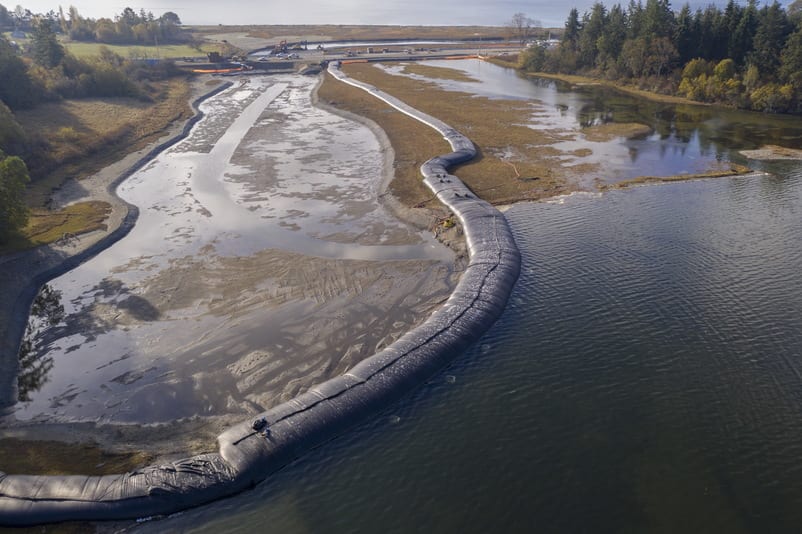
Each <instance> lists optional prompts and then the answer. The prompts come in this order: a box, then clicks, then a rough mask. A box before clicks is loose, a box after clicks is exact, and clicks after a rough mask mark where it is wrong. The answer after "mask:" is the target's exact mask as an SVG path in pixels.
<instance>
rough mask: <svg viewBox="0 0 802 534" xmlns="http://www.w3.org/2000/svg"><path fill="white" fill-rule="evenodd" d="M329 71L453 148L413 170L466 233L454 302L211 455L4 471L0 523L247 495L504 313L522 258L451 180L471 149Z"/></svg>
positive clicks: (223, 439) (169, 507) (99, 516)
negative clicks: (140, 464)
mask: <svg viewBox="0 0 802 534" xmlns="http://www.w3.org/2000/svg"><path fill="white" fill-rule="evenodd" d="M329 72H330V73H331V74H332V75H333V76H335V77H336V78H338V79H339V80H341V81H343V82H345V83H349V84H351V85H354V86H356V87H359V88H361V89H364V90H366V91H369V92H370V93H371V94H373V95H374V96H376V97H377V98H380V99H382V100H384V101H385V102H387V103H388V104H390V105H391V106H393V107H395V108H397V109H399V110H400V111H402V112H404V113H406V114H408V115H410V116H412V117H414V118H416V119H418V120H420V121H422V122H424V123H426V124H428V125H429V126H431V127H432V128H435V129H436V130H437V131H439V132H440V133H442V134H443V136H444V137H445V139H446V140H447V141H448V142H449V143H450V144H451V146H452V148H453V150H454V151H453V152H451V153H449V154H445V155H442V156H438V157H435V158H432V159H431V160H429V161H427V162H426V163H424V164H423V166H422V167H421V172H422V174H423V176H424V180H425V183H426V184H427V186H428V187H429V188H431V189H432V191H433V192H434V193H435V194H436V195H437V197H438V198H439V199H440V201H441V202H443V203H444V204H446V205H447V206H448V207H449V208H451V210H452V211H453V212H454V213H455V214H456V215H457V216H458V217H459V218H460V220H461V221H462V224H463V227H464V230H465V235H466V239H467V243H468V249H469V253H470V261H469V264H468V267H467V268H466V269H465V271H464V273H463V275H462V276H461V278H460V280H459V282H458V284H457V287H456V288H455V290H454V292H453V294H452V295H451V297H450V298H449V299H448V301H446V303H445V304H444V305H443V306H441V307H440V308H438V309H437V310H436V311H435V312H434V313H433V314H432V315H431V316H430V317H429V318H428V319H427V320H426V321H425V322H424V323H423V324H421V325H420V326H418V327H416V328H414V329H413V330H411V331H409V332H408V333H406V334H405V335H404V336H402V337H401V338H400V339H398V340H397V341H396V342H395V343H393V344H392V345H390V346H389V347H387V348H385V349H384V350H382V351H381V352H379V353H377V354H374V355H373V356H371V357H369V358H367V359H365V360H363V361H362V362H360V363H359V364H357V365H356V366H354V367H353V368H352V369H351V370H350V371H348V372H347V373H345V374H343V375H340V376H338V377H335V378H332V379H331V380H328V381H326V382H324V383H322V384H320V385H318V386H315V387H314V388H312V389H310V390H309V391H307V392H306V393H304V394H302V395H299V396H298V397H296V398H295V399H292V400H290V401H288V402H286V403H284V404H281V405H279V406H277V407H275V408H271V409H270V410H268V411H266V412H264V413H262V414H260V415H258V416H256V418H255V421H244V422H242V423H240V424H238V425H235V426H234V427H233V428H231V429H229V430H227V431H225V432H223V433H222V434H220V435H219V436H218V438H217V440H218V444H219V452H218V453H216V454H205V455H200V456H195V457H192V458H187V459H184V460H180V461H177V462H173V463H168V464H165V465H158V466H152V467H147V468H144V469H141V470H138V471H134V472H132V473H125V474H121V475H108V476H33V475H4V474H0V524H2V525H31V524H39V523H47V522H56V521H66V520H109V519H132V518H139V517H145V516H153V515H161V514H169V513H173V512H176V511H178V510H181V509H185V508H189V507H192V506H197V505H200V504H203V503H206V502H209V501H212V500H215V499H218V498H221V497H224V496H227V495H231V494H234V493H237V492H239V491H242V490H244V489H247V488H249V487H252V486H254V485H255V484H257V483H258V482H260V481H262V480H263V479H265V478H266V477H267V476H268V475H269V474H270V473H272V472H274V471H276V470H278V469H280V468H281V467H283V466H284V465H286V464H287V463H288V462H290V461H292V460H293V459H295V458H297V457H298V456H299V455H301V454H302V453H303V452H305V451H307V450H309V449H311V448H313V447H316V446H318V445H320V444H321V443H323V442H325V441H328V440H330V439H332V438H333V437H335V436H337V435H338V434H340V433H342V432H343V431H344V430H346V429H347V428H349V427H351V426H353V425H354V424H356V423H358V422H360V421H362V420H364V419H365V418H366V417H367V416H369V415H371V414H376V413H377V412H378V411H380V410H381V409H383V408H385V407H387V406H388V405H389V404H391V403H392V402H394V401H396V400H397V399H399V398H400V397H401V396H402V395H404V394H405V393H407V392H409V391H410V389H412V388H413V387H415V386H417V385H420V384H421V383H423V382H424V381H425V380H426V379H428V378H430V377H431V376H432V375H433V374H435V373H436V372H437V371H439V370H441V369H443V368H444V367H445V366H446V365H448V363H449V362H451V360H452V359H453V358H454V357H456V356H457V355H459V354H460V353H462V352H463V351H464V350H465V349H466V348H467V347H468V346H469V345H471V344H472V343H473V342H475V341H476V340H477V339H478V338H479V337H480V336H481V335H482V334H483V333H484V332H485V331H486V330H487V329H488V328H489V327H490V326H491V325H492V324H493V323H494V322H495V321H496V319H498V317H499V316H500V315H501V313H502V311H503V310H504V307H505V305H506V303H507V300H508V298H509V295H510V293H511V291H512V288H513V286H514V284H515V282H516V280H517V278H518V273H519V270H520V255H519V253H518V248H517V247H516V245H515V241H514V240H513V237H512V234H511V232H510V229H509V226H508V225H507V221H506V220H505V219H504V216H503V215H502V214H501V213H499V212H498V211H497V210H496V209H495V208H494V207H493V206H491V205H490V204H488V203H487V202H484V201H482V200H479V199H477V198H476V197H475V196H474V195H473V193H471V191H470V190H469V189H468V188H467V187H465V185H464V184H463V183H462V182H461V181H460V180H459V179H458V178H457V177H456V176H453V175H450V174H448V171H447V168H448V167H450V166H453V165H455V164H458V163H462V162H465V161H468V160H470V159H472V158H473V157H474V156H475V154H476V150H475V148H474V146H473V144H472V143H471V141H470V140H468V139H467V138H466V137H464V136H463V135H461V134H460V133H459V132H457V131H455V130H454V129H452V128H451V127H449V126H448V125H447V124H444V123H442V122H441V121H438V120H437V119H434V118H432V117H429V116H428V115H425V114H423V113H421V112H418V111H417V110H415V109H413V108H410V107H409V106H407V105H406V104H404V103H403V102H400V101H398V100H397V99H395V98H393V97H392V96H390V95H387V94H384V93H382V92H381V91H379V90H377V89H376V88H374V87H372V86H369V85H367V84H363V83H360V82H357V81H354V80H351V79H349V78H348V77H347V76H345V75H344V74H343V73H342V72H341V71H340V70H339V66H338V65H334V64H332V65H330V66H329ZM260 422H261V423H262V424H259V423H260ZM264 423H266V425H264Z"/></svg>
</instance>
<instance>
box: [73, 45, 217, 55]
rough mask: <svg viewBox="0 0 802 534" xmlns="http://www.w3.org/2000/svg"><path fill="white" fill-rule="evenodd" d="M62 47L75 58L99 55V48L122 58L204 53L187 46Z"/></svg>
mask: <svg viewBox="0 0 802 534" xmlns="http://www.w3.org/2000/svg"><path fill="white" fill-rule="evenodd" d="M63 44H64V47H65V48H66V49H67V50H69V51H70V52H71V53H72V54H73V55H75V56H76V57H91V56H96V55H98V54H99V51H100V47H102V46H105V47H106V48H108V49H109V50H111V51H112V52H114V53H115V54H119V55H120V56H122V57H124V58H138V59H141V58H162V59H165V58H181V57H202V56H205V55H206V52H205V51H202V52H199V51H198V50H196V49H195V48H192V47H191V46H187V45H161V46H142V45H104V44H101V43H82V42H64V43H63Z"/></svg>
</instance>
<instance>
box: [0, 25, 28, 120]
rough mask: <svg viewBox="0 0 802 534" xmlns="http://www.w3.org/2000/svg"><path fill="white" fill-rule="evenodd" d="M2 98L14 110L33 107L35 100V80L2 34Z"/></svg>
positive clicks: (0, 60)
mask: <svg viewBox="0 0 802 534" xmlns="http://www.w3.org/2000/svg"><path fill="white" fill-rule="evenodd" d="M0 80H2V83H0V100H2V101H3V102H5V103H6V105H7V106H8V107H10V108H11V109H13V110H18V109H24V108H29V107H31V106H32V105H33V104H34V102H35V91H34V86H33V82H31V78H30V76H28V69H27V68H26V67H25V63H24V62H23V61H22V59H20V57H19V56H18V55H17V50H16V49H15V48H14V47H13V46H11V44H10V43H9V42H8V41H7V40H6V38H5V37H3V36H2V35H0Z"/></svg>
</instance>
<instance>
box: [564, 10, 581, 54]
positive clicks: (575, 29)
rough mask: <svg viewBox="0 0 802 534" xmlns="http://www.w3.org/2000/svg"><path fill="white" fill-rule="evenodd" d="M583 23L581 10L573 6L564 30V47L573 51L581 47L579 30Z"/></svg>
mask: <svg viewBox="0 0 802 534" xmlns="http://www.w3.org/2000/svg"><path fill="white" fill-rule="evenodd" d="M581 29H582V25H581V24H580V23H579V11H577V10H576V8H572V9H571V11H570V12H569V13H568V19H567V20H566V21H565V31H564V32H563V39H562V47H563V48H567V49H569V50H572V51H576V50H578V49H579V32H580V30H581Z"/></svg>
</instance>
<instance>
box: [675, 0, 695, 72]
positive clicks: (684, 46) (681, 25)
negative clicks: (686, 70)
mask: <svg viewBox="0 0 802 534" xmlns="http://www.w3.org/2000/svg"><path fill="white" fill-rule="evenodd" d="M698 42H699V36H698V35H697V34H696V32H695V28H694V24H693V15H692V14H691V6H690V5H688V4H685V5H684V6H682V9H680V11H679V14H678V15H677V22H676V26H675V27H674V43H676V46H677V52H678V54H679V61H680V62H681V63H682V64H685V63H687V62H688V61H690V60H691V59H693V58H694V57H696V56H698V55H699V54H698V50H697V49H696V43H698Z"/></svg>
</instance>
